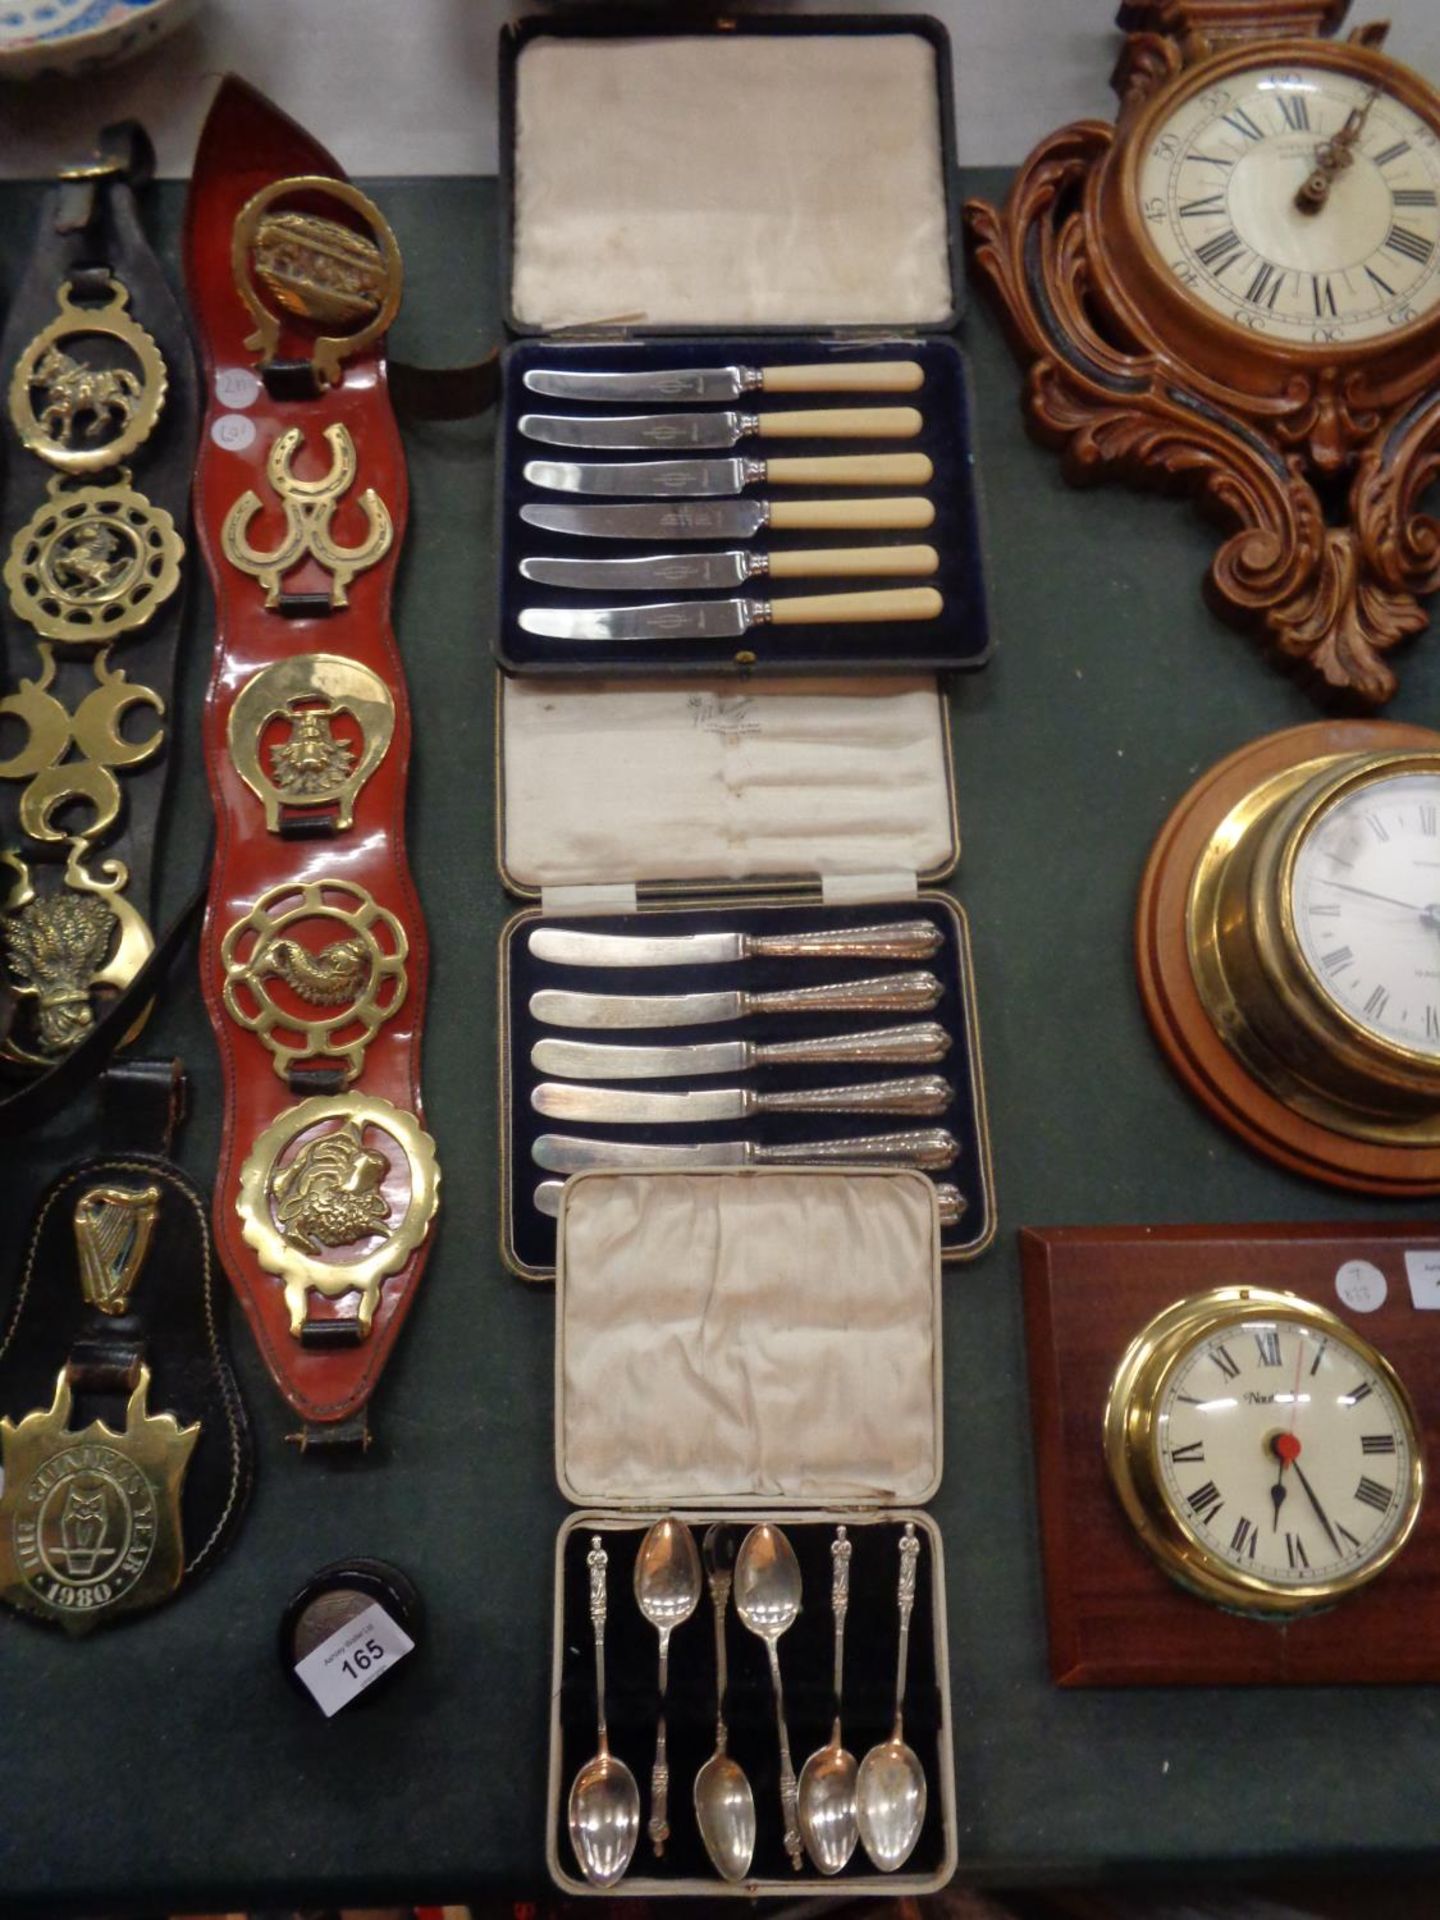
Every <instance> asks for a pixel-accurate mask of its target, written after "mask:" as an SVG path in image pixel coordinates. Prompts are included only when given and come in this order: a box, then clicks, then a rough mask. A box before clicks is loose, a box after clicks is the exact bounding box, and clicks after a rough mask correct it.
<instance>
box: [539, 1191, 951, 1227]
mask: <svg viewBox="0 0 1440 1920" xmlns="http://www.w3.org/2000/svg"><path fill="white" fill-rule="evenodd" d="M564 1191H565V1182H564V1181H563V1180H541V1181H539V1182H538V1184H537V1185H536V1188H535V1195H534V1199H535V1210H536V1212H537V1213H543V1214H545V1215H546V1216H547V1217H548V1218H549V1219H551V1220H557V1219H558V1218H559V1217H560V1196H561V1194H562V1193H563V1192H564ZM935 1201H936V1206H937V1210H938V1212H939V1215H940V1225H941V1228H942V1229H944V1228H945V1227H956V1226H959V1224H960V1220H961V1216H962V1215H963V1214H964V1212H965V1207H966V1204H967V1203H966V1200H965V1196H964V1194H963V1193H961V1191H960V1189H959V1188H958V1187H954V1186H951V1184H950V1182H949V1181H948V1180H938V1181H936V1183H935Z"/></svg>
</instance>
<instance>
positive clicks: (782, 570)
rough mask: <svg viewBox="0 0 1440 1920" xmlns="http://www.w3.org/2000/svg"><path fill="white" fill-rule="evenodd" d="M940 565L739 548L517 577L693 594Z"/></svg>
mask: <svg viewBox="0 0 1440 1920" xmlns="http://www.w3.org/2000/svg"><path fill="white" fill-rule="evenodd" d="M939 565H940V556H939V554H938V553H937V552H936V551H935V549H934V547H892V546H883V545H876V546H869V547H816V548H814V549H805V548H794V549H791V550H789V551H786V550H784V549H782V550H781V551H780V552H778V553H757V552H755V551H754V550H753V549H749V548H743V547H737V548H732V549H731V550H730V551H729V552H728V553H647V554H644V555H642V556H639V557H637V558H635V559H633V560H627V559H617V560H589V559H580V560H570V559H565V558H563V557H552V556H550V555H548V554H537V555H536V556H535V558H534V559H525V560H522V561H521V562H520V573H521V577H522V578H523V579H526V580H534V581H536V582H537V583H538V584H539V585H540V586H542V587H569V588H580V589H584V588H586V587H595V588H598V589H599V590H600V591H602V592H607V591H608V592H610V593H644V592H646V591H648V590H649V589H650V588H653V587H668V588H670V590H671V591H672V592H673V593H693V592H695V591H697V590H703V589H705V588H707V587H711V588H724V587H743V586H744V585H745V583H746V581H748V580H761V579H764V578H765V577H766V576H767V575H768V576H769V577H771V578H772V579H776V580H806V579H816V578H822V579H823V578H832V579H834V578H842V577H843V578H848V579H863V578H866V577H870V578H877V577H882V576H883V577H894V576H896V575H903V574H909V575H913V576H920V577H923V576H924V575H925V574H930V573H934V572H935V571H936V569H937V568H938V567H939Z"/></svg>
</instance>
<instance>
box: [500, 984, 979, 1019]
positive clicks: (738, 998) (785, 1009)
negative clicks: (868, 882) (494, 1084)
mask: <svg viewBox="0 0 1440 1920" xmlns="http://www.w3.org/2000/svg"><path fill="white" fill-rule="evenodd" d="M943 992H944V989H943V988H942V986H941V985H940V982H939V981H938V980H937V979H936V977H935V975H934V974H933V973H889V974H885V975H882V976H881V977H880V978H878V979H874V980H842V981H830V982H827V983H826V984H825V985H824V986H820V987H787V988H785V989H784V990H783V991H780V992H769V993H739V992H731V993H572V992H571V991H570V990H569V989H568V988H565V987H542V988H541V989H540V991H539V992H538V993H532V994H531V996H530V1012H531V1014H532V1015H533V1017H534V1018H535V1019H536V1020H539V1021H540V1022H541V1023H542V1024H543V1025H545V1026H547V1027H704V1026H712V1025H713V1024H714V1023H715V1022H716V1021H720V1020H742V1019H744V1017H745V1016H746V1014H751V1013H755V1014H776V1013H782V1014H783V1013H929V1012H930V1010H931V1008H932V1007H935V1006H938V1005H939V1002H940V997H941V995H942V993H943Z"/></svg>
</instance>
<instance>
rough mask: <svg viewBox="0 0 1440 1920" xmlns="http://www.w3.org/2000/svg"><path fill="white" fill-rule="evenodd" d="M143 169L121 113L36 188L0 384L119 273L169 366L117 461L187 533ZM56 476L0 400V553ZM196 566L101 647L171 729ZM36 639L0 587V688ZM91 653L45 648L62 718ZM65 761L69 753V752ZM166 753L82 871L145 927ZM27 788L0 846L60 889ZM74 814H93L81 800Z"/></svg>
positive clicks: (125, 779)
mask: <svg viewBox="0 0 1440 1920" xmlns="http://www.w3.org/2000/svg"><path fill="white" fill-rule="evenodd" d="M153 167H154V154H153V151H152V149H151V146H150V142H149V140H148V138H147V137H146V135H145V133H144V132H143V130H142V129H141V128H140V127H139V126H137V125H136V124H135V123H134V122H123V123H120V124H119V125H117V126H114V127H108V128H106V130H105V131H104V132H103V133H102V135H101V136H100V141H99V144H98V146H97V150H96V155H95V157H94V158H93V159H92V160H91V161H89V162H86V163H83V164H82V165H81V166H80V167H78V168H76V169H74V170H73V171H72V173H71V175H70V176H68V177H66V178H63V179H61V180H60V181H58V182H57V183H56V185H55V186H53V187H52V188H51V190H50V191H49V192H48V193H47V194H46V195H45V197H44V199H43V201H42V204H41V211H40V221H39V226H38V229H37V232H36V235H35V241H34V246H33V249H32V252H31V256H30V261H29V264H28V266H27V268H26V271H25V274H24V277H23V279H22V280H21V283H20V285H19V287H18V288H17V289H16V292H15V297H14V300H13V301H12V303H11V305H10V308H9V311H8V314H7V316H6V320H5V325H4V331H3V334H0V385H4V384H8V380H9V377H10V373H11V370H12V369H13V367H14V366H15V364H16V362H17V361H18V359H19V358H20V356H21V354H22V353H23V352H24V351H25V349H26V348H27V347H28V346H29V345H30V343H31V341H32V340H34V339H35V338H36V336H37V335H38V334H39V333H41V331H42V330H43V329H44V328H46V327H47V326H49V325H50V324H51V323H52V322H53V321H54V320H55V319H56V318H57V317H58V316H59V313H60V308H59V292H60V288H61V287H62V285H64V284H65V283H66V282H67V281H68V282H69V283H70V285H71V288H72V292H73V297H74V298H75V299H76V300H77V301H78V302H79V303H80V304H82V305H86V304H94V303H95V302H96V301H101V302H107V301H108V300H109V298H110V295H109V288H110V283H111V281H112V279H115V280H119V281H120V282H121V284H122V285H123V286H124V287H125V289H126V291H127V293H128V296H129V298H128V303H127V308H126V312H127V314H128V316H129V317H130V318H132V319H133V320H134V321H135V322H137V323H138V324H139V325H140V326H141V327H143V328H144V330H145V332H146V333H148V334H149V335H150V337H151V338H152V339H153V340H154V342H155V344H156V346H157V347H158V349H159V351H160V354H161V357H162V358H163V360H164V362H165V366H166V374H167V390H166V395H165V401H164V405H163V407H162V409H161V412H160V416H159V419H158V421H157V422H156V425H155V427H154V430H153V431H152V432H151V434H150V435H149V437H148V438H147V439H146V440H145V441H144V442H143V444H141V445H140V446H139V447H137V448H135V449H134V450H133V451H132V452H130V453H129V454H127V455H126V456H125V457H124V459H123V461H122V462H121V463H119V464H120V465H122V466H123V467H124V468H126V469H128V471H129V473H130V475H131V484H132V485H133V486H134V487H135V488H136V489H137V490H138V491H139V492H140V493H142V494H143V495H144V496H145V497H146V499H148V500H149V501H150V502H151V503H152V504H153V505H154V506H156V507H159V508H162V509H163V510H164V511H165V512H167V513H168V514H169V515H170V517H171V519H172V520H173V521H174V523H175V526H176V528H177V529H178V530H180V531H181V533H182V535H183V533H184V531H185V529H186V526H187V521H188V506H189V491H190V477H191V473H192V471H193V467H194V455H195V436H196V429H197V421H198V400H199V393H198V383H197V376H196V372H195V365H194V360H193V356H192V354H191V349H190V341H189V334H188V330H187V328H186V325H185V320H184V316H183V314H182V311H181V309H180V306H179V304H178V302H177V301H176V299H175V297H174V295H173V294H172V293H171V291H170V288H169V285H168V283H167V281H166V279H165V277H164V275H163V273H162V272H161V269H160V265H159V262H158V261H157V259H156V257H155V254H154V252H153V251H152V249H151V247H150V245H149V243H148V241H147V239H146V237H145V233H144V230H143V228H142V226H141V222H140V215H139V209H138V206H137V204H136V190H137V189H138V188H140V187H142V186H143V185H144V184H145V182H147V181H148V180H149V178H150V176H151V173H152V171H153ZM82 338H83V336H82ZM61 344H62V346H63V345H64V342H63V341H62V342H61ZM111 344H112V343H103V342H102V345H105V346H109V345H111ZM82 444H83V442H82ZM117 472H118V468H106V469H105V470H104V471H103V472H97V473H89V474H83V475H80V476H77V477H76V482H75V483H76V484H96V483H104V482H105V481H107V480H109V479H111V478H113V477H115V475H116V474H117ZM55 478H56V474H55V470H54V468H53V467H52V466H50V465H49V464H48V463H47V462H46V461H45V460H43V459H41V458H40V457H38V456H37V455H36V454H35V453H34V452H32V451H30V450H28V449H27V448H26V447H25V446H24V445H23V443H22V442H21V439H20V436H19V433H18V432H17V430H16V427H15V424H14V422H13V421H12V419H11V418H10V413H9V409H8V408H4V409H3V412H0V560H3V559H4V557H5V556H7V555H8V554H9V552H10V549H11V545H12V543H13V541H14V539H15V536H16V534H17V533H18V532H19V530H20V529H21V528H22V527H24V526H25V525H26V524H27V523H28V522H29V521H30V519H31V517H32V515H33V514H34V513H35V512H36V510H37V509H38V508H39V507H41V506H42V505H43V504H44V503H45V502H46V500H47V498H48V495H47V486H48V484H49V483H50V482H51V481H52V480H54V479H55ZM192 565H193V560H192V558H191V556H190V555H189V553H188V552H187V554H186V557H185V560H184V562H183V563H182V568H181V585H180V587H179V588H178V589H177V590H176V591H175V592H174V593H173V594H171V595H170V596H169V597H168V598H167V599H166V600H164V602H163V603H162V604H160V605H159V606H158V607H157V608H156V610H155V612H154V614H153V615H152V616H151V618H150V620H149V621H148V622H147V624H146V625H144V626H143V627H141V628H139V629H137V630H134V631H131V632H128V633H125V634H123V635H120V636H118V637H117V640H116V643H115V644H114V646H113V648H112V650H111V666H112V668H114V669H119V670H123V672H124V674H125V677H126V680H127V681H128V682H129V683H130V684H131V685H132V686H140V687H145V688H148V689H149V690H150V691H151V692H152V693H153V694H154V695H156V696H157V697H158V699H159V700H160V702H161V703H163V709H162V710H163V716H164V717H163V724H164V726H165V728H166V730H167V732H168V729H169V728H170V727H171V726H173V724H174V717H173V716H174V709H175V702H174V684H175V659H176V653H177V649H178V646H179V642H180V638H181V634H182V631H183V627H184V619H185V600H186V594H185V582H186V579H187V578H188V575H189V572H190V569H191V566H192ZM39 646H40V636H39V635H38V634H37V632H36V630H35V628H34V627H33V626H32V625H31V624H30V623H29V622H28V621H27V620H24V619H22V618H20V617H19V615H18V614H17V613H16V612H15V611H13V610H12V608H11V606H10V604H9V599H8V596H6V595H4V594H3V592H0V694H13V693H14V692H15V691H16V690H17V688H18V687H19V685H20V683H21V682H22V681H23V680H26V679H34V678H35V677H36V676H37V674H38V672H39V668H40V662H41V654H40V651H39ZM89 655H90V650H89V649H88V648H86V649H84V650H81V649H77V648H75V647H70V646H65V647H58V648H56V650H55V663H56V671H55V677H54V679H53V681H52V682H51V685H50V687H49V689H48V692H49V693H50V694H52V695H53V696H54V697H55V698H56V699H58V700H59V701H60V702H61V704H62V705H63V706H64V707H65V708H66V710H67V711H68V712H69V713H71V714H72V715H73V714H74V713H75V711H76V709H77V707H78V705H79V703H80V701H81V700H82V699H83V698H84V697H85V696H86V694H88V693H89V692H91V691H93V689H94V688H95V685H96V680H95V674H94V669H93V666H92V664H91V659H90V657H89ZM7 747H10V743H9V742H8V741H7ZM10 750H11V751H13V748H11V749H10ZM71 757H72V758H73V757H76V755H75V750H73V749H72V750H71ZM168 761H169V752H168V744H167V745H166V746H164V747H162V748H161V750H160V752H159V753H158V754H156V755H155V756H153V757H152V758H151V759H149V760H147V761H145V762H143V763H141V764H138V765H134V766H125V767H122V768H120V769H118V770H117V771H116V775H115V777H116V779H117V781H118V784H119V787H120V790H121V796H122V798H121V806H120V812H119V817H118V819H117V820H116V822H115V825H114V826H113V827H112V828H111V829H110V831H109V832H108V834H107V835H105V837H104V838H103V839H97V840H96V841H95V842H94V848H93V852H91V853H90V854H89V855H88V859H89V864H90V865H91V867H94V866H97V865H99V864H100V863H101V862H103V861H107V860H117V859H118V860H120V861H122V862H123V863H124V865H125V867H126V869H127V870H128V873H129V880H128V883H127V884H126V886H125V889H124V898H125V899H126V900H127V901H128V902H129V903H130V904H131V905H132V906H134V907H135V908H136V910H137V911H138V912H139V913H140V914H141V915H142V917H143V918H144V919H145V920H146V922H147V923H153V909H154V885H153V879H154V861H155V857H156V848H157V844H158V842H159V835H160V819H161V810H162V804H163V799H164V792H165V786H166V779H167V773H168ZM27 784H28V782H27V779H26V778H24V777H20V778H9V779H0V850H3V849H5V848H12V849H14V850H15V851H16V852H17V853H18V854H19V856H20V857H21V859H22V860H23V861H24V862H25V864H26V866H27V867H28V868H29V870H30V873H31V876H32V879H33V880H34V882H35V885H36V890H37V892H39V893H41V894H43V895H51V894H55V893H58V892H61V891H63V890H64V879H63V866H64V862H65V860H66V858H67V855H68V853H69V846H68V844H66V843H65V842H64V841H61V842H57V843H43V842H40V841H37V840H34V839H31V838H30V837H29V836H28V835H27V834H26V833H25V832H24V830H23V828H22V826H21V822H20V802H21V797H22V795H23V793H24V791H25V789H26V786H27ZM79 812H80V813H81V814H82V815H85V816H86V817H87V818H89V819H93V814H90V812H89V809H88V807H87V806H85V805H84V804H83V803H81V804H80V805H79ZM56 824H57V825H58V826H59V827H60V829H61V830H62V832H63V831H64V830H65V829H66V828H67V826H68V825H70V824H71V823H70V822H68V821H67V820H66V819H65V818H64V817H63V814H62V817H61V819H60V820H59V821H58V822H57V823H56ZM78 824H80V825H81V826H83V825H84V824H85V822H84V820H82V821H80V822H79V823H78ZM13 884H14V874H13V872H12V871H11V870H10V869H8V868H6V869H4V870H3V871H0V885H3V887H4V889H5V891H6V892H7V893H8V891H9V889H10V888H11V886H12V885H13ZM162 972H163V967H160V968H155V969H154V970H153V971H152V972H151V985H150V991H151V992H152V993H153V991H154V984H155V981H156V979H157V978H158V977H159V975H160V974H161V973H162ZM13 987H14V982H13V981H12V979H11V976H10V971H9V968H8V967H7V966H6V965H5V964H4V961H3V958H0V1032H8V1031H9V1030H10V1029H11V1027H12V1026H17V1027H18V1025H19V1024H20V1023H23V1021H24V1020H25V1018H26V1015H25V1013H24V1010H23V1008H21V1009H17V1006H16V1004H15V999H16V996H15V994H14V992H13ZM138 1002H139V996H138V995H133V996H128V997H127V1004H130V1005H134V1004H137V1003H138ZM109 1024H110V1023H109V1021H108V1020H101V1021H97V1027H96V1029H95V1030H92V1032H91V1034H90V1035H89V1036H88V1037H87V1039H86V1040H85V1041H83V1042H82V1043H81V1045H80V1046H78V1047H77V1048H75V1049H74V1050H73V1051H72V1052H71V1053H70V1054H69V1055H68V1056H67V1058H66V1059H65V1061H64V1062H63V1064H62V1066H60V1067H58V1068H56V1069H54V1070H51V1071H50V1072H47V1073H45V1075H44V1078H45V1079H46V1080H47V1081H49V1082H51V1083H52V1085H51V1091H50V1094H49V1095H48V1096H47V1101H48V1110H49V1111H54V1110H55V1107H56V1106H58V1105H60V1104H62V1102H63V1100H64V1099H67V1098H69V1097H70V1096H71V1095H72V1094H73V1092H74V1091H75V1090H76V1089H77V1088H78V1087H79V1086H80V1085H81V1084H83V1082H84V1080H85V1079H87V1078H88V1077H90V1075H91V1074H93V1073H94V1072H95V1071H97V1070H98V1068H99V1067H100V1066H101V1065H102V1064H103V1062H104V1060H105V1059H106V1058H107V1057H108V1055H109V1053H110V1052H111V1051H112V1050H113V1048H114V1046H115V1045H116V1044H117V1043H118V1040H119V1039H120V1038H122V1037H123V1033H122V1034H117V1035H115V1036H114V1037H113V1038H110V1039H109V1040H108V1041H107V1042H106V1043H104V1044H92V1043H95V1042H98V1040H99V1028H100V1027H101V1026H104V1027H107V1028H108V1026H109ZM81 1057H83V1059H84V1060H85V1061H86V1062H87V1063H88V1066H87V1068H86V1070H84V1071H79V1070H77V1069H76V1068H75V1062H76V1061H77V1059H78V1058H81ZM57 1073H59V1074H60V1075H61V1078H59V1079H58V1080H57V1079H56V1078H55V1075H56V1074H57ZM57 1094H58V1096H59V1097H58V1098H57V1097H56V1095H57ZM26 1123H27V1124H28V1123H29V1122H28V1120H27V1122H26ZM11 1124H13V1123H12V1121H11V1120H10V1119H9V1118H8V1117H6V1118H3V1119H0V1129H7V1130H8V1127H9V1126H10V1125H11Z"/></svg>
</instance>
